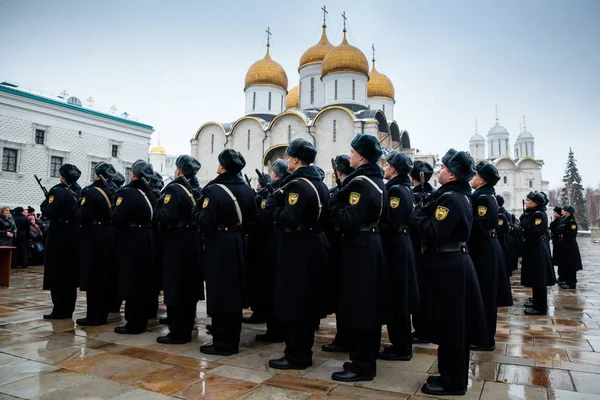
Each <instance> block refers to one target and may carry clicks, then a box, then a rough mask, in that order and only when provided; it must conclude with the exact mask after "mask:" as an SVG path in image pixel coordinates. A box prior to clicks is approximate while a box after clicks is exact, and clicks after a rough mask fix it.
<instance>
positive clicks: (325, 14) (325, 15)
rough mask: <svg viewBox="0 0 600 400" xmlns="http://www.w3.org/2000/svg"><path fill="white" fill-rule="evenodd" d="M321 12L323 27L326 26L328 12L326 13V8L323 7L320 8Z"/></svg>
mask: <svg viewBox="0 0 600 400" xmlns="http://www.w3.org/2000/svg"><path fill="white" fill-rule="evenodd" d="M321 10H323V26H324V27H325V26H327V14H329V11H327V6H323V7H321Z"/></svg>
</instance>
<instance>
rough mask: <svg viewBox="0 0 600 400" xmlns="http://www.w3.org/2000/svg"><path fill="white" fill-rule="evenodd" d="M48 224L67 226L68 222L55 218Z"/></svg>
mask: <svg viewBox="0 0 600 400" xmlns="http://www.w3.org/2000/svg"><path fill="white" fill-rule="evenodd" d="M50 223H54V224H56V223H59V224H68V223H69V220H68V219H62V218H56V219H51V220H50Z"/></svg>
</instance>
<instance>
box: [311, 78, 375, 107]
mask: <svg viewBox="0 0 600 400" xmlns="http://www.w3.org/2000/svg"><path fill="white" fill-rule="evenodd" d="M322 79H323V85H324V87H325V104H324V105H325V106H329V105H333V104H360V105H363V106H366V105H367V81H368V78H367V77H366V76H365V75H362V74H357V73H354V72H338V73H334V74H328V75H325V76H324V77H323V78H322ZM352 81H354V96H353V95H352V92H353V91H352ZM336 82H337V96H336V90H335V87H336ZM303 89H304V88H303Z"/></svg>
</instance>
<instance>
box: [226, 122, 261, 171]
mask: <svg viewBox="0 0 600 400" xmlns="http://www.w3.org/2000/svg"><path fill="white" fill-rule="evenodd" d="M264 137H265V132H264V129H263V127H262V125H261V124H259V123H258V122H257V121H256V120H254V119H251V118H248V119H243V120H241V121H240V122H238V124H237V125H236V126H235V128H234V129H233V131H232V132H231V135H230V136H229V141H228V142H227V148H230V149H234V150H236V151H239V152H240V153H242V155H243V156H244V159H245V160H246V167H244V170H243V171H242V173H244V174H247V175H248V177H249V178H252V179H253V180H254V179H256V177H255V175H256V173H255V172H254V170H255V169H256V168H258V169H259V170H262V168H261V161H262V156H263V151H262V141H263V139H264ZM265 150H266V148H265Z"/></svg>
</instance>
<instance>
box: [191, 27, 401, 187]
mask: <svg viewBox="0 0 600 400" xmlns="http://www.w3.org/2000/svg"><path fill="white" fill-rule="evenodd" d="M326 28H327V27H326V24H325V23H323V33H322V36H321V39H320V40H319V42H318V43H317V44H315V45H314V46H312V47H310V48H309V49H308V50H306V51H305V52H304V53H303V54H302V56H301V57H300V60H299V64H298V76H297V77H296V79H297V84H296V85H295V86H293V87H292V88H289V81H288V75H287V74H286V72H285V71H284V69H283V68H282V67H281V65H280V64H278V63H277V62H276V61H274V60H273V59H272V58H271V54H270V44H269V41H267V49H266V54H265V56H264V58H263V59H261V60H259V61H257V62H255V63H254V64H252V65H251V66H250V68H249V69H248V72H247V73H246V78H245V82H244V95H245V99H246V101H245V112H244V115H243V116H241V117H239V118H237V119H235V120H234V121H232V122H216V121H209V122H206V123H204V124H202V125H201V126H200V127H199V128H198V130H197V131H196V133H195V135H194V136H193V138H192V139H191V141H190V142H191V155H192V156H193V157H195V158H197V159H198V160H200V161H201V163H202V169H201V170H200V172H199V173H198V178H199V179H200V182H201V184H204V183H206V182H207V181H209V180H210V179H212V178H213V177H214V174H215V170H216V167H217V155H218V154H219V153H220V152H221V151H222V150H223V149H224V148H232V149H235V150H237V151H240V152H241V153H242V154H243V155H244V157H245V159H246V162H247V165H246V168H245V169H244V172H245V173H246V174H248V175H249V176H250V177H251V178H252V180H253V184H254V183H255V182H256V177H255V175H256V174H255V173H254V169H258V170H260V171H263V172H267V171H269V170H270V166H271V164H272V162H273V161H274V160H276V159H277V158H280V157H283V154H284V152H285V149H286V148H287V146H288V144H289V143H290V142H291V141H292V140H294V139H296V138H303V139H306V140H309V141H310V142H312V143H313V144H314V145H315V147H316V148H317V150H318V154H317V159H316V161H315V164H316V165H318V166H320V167H321V168H323V170H325V173H326V178H325V182H326V183H327V184H328V185H330V186H331V185H333V184H334V177H333V173H332V172H333V171H332V167H331V161H330V160H331V158H334V157H335V156H337V155H339V154H348V153H349V151H350V142H351V141H352V139H353V137H354V135H355V134H356V133H363V134H368V135H373V136H375V137H377V138H378V139H379V141H380V143H381V145H382V146H383V147H384V148H388V149H394V150H398V151H402V152H405V153H408V154H410V155H412V154H413V149H412V148H411V142H410V137H409V134H408V132H407V131H405V130H402V129H400V126H399V124H398V122H397V121H396V120H395V119H394V104H395V90H394V85H393V84H392V82H391V81H390V79H389V78H388V77H387V76H385V75H384V74H382V73H380V72H379V71H378V70H377V69H376V68H375V57H374V56H373V59H372V64H371V66H369V62H368V61H367V58H366V57H365V55H364V53H363V52H362V51H361V50H359V49H358V48H356V47H354V46H352V45H351V44H350V43H349V42H348V40H347V38H346V28H345V26H344V30H343V32H344V37H343V40H342V42H341V43H340V44H339V45H338V46H334V45H332V44H331V43H330V42H329V39H328V38H327V29H326ZM296 79H294V80H295V81H296Z"/></svg>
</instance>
